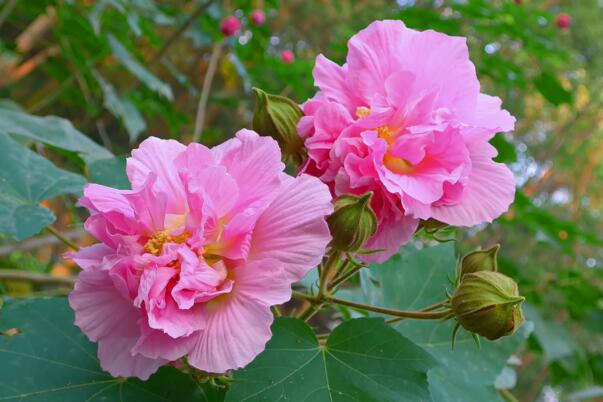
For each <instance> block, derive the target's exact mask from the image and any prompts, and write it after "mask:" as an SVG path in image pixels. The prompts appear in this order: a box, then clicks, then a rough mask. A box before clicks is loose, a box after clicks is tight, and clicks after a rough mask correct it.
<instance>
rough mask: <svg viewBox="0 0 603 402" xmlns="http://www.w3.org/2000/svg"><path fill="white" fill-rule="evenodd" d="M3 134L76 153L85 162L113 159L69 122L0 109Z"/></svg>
mask: <svg viewBox="0 0 603 402" xmlns="http://www.w3.org/2000/svg"><path fill="white" fill-rule="evenodd" d="M0 133H6V134H11V135H17V136H20V137H24V138H27V139H30V140H34V141H39V142H42V143H44V144H47V145H50V146H53V147H56V148H59V149H62V150H65V151H70V152H75V153H77V154H78V155H79V156H80V157H81V158H82V159H83V160H84V161H86V162H92V161H95V160H98V159H107V158H111V157H112V156H113V155H112V154H111V152H109V151H108V150H106V149H105V148H103V147H101V146H100V145H98V144H97V143H95V142H94V141H92V140H91V139H90V138H88V137H86V136H85V135H84V134H82V133H81V132H79V131H78V130H76V129H75V128H74V127H73V125H72V124H71V123H70V122H69V121H68V120H65V119H61V118H59V117H54V116H48V117H38V116H33V115H31V114H27V113H22V112H19V111H16V110H11V109H7V108H0Z"/></svg>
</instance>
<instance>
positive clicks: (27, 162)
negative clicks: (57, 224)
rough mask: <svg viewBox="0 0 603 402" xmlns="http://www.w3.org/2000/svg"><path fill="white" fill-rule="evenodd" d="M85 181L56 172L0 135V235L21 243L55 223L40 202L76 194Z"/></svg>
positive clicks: (6, 136)
mask: <svg viewBox="0 0 603 402" xmlns="http://www.w3.org/2000/svg"><path fill="white" fill-rule="evenodd" d="M85 183H86V180H85V179H84V178H83V177H82V176H80V175H77V174H74V173H70V172H66V171H64V170H61V169H58V168H57V167H55V166H54V165H53V164H52V163H50V162H49V161H48V160H46V159H45V158H43V157H41V156H40V155H38V154H36V153H35V152H32V151H30V150H29V149H27V148H25V147H24V146H23V145H21V144H19V143H18V142H16V141H14V140H12V139H11V138H10V137H9V136H8V135H6V134H2V133H0V232H6V233H8V234H10V235H11V236H12V237H13V238H15V239H16V240H23V239H25V238H27V237H30V236H33V235H35V234H36V233H38V232H40V230H42V229H43V228H45V227H46V226H48V225H50V224H51V223H52V222H54V220H55V216H54V215H53V214H52V212H50V211H49V210H48V209H46V208H44V207H41V206H39V205H38V204H39V203H40V202H41V201H44V200H48V199H51V198H54V197H56V196H58V195H61V194H67V193H72V194H78V193H80V192H81V190H82V187H83V186H84V184H85Z"/></svg>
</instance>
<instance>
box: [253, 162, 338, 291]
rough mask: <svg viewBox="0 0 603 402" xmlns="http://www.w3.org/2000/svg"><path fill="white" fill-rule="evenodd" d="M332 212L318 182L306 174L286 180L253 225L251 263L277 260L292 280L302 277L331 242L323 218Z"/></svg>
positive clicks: (323, 190) (325, 187)
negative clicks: (270, 259) (269, 259)
mask: <svg viewBox="0 0 603 402" xmlns="http://www.w3.org/2000/svg"><path fill="white" fill-rule="evenodd" d="M332 211H333V206H332V204H331V194H330V192H329V188H328V187H327V186H326V185H325V184H323V183H322V182H321V181H320V180H318V179H317V178H315V177H311V176H308V175H305V174H304V175H301V176H298V177H297V178H295V179H289V180H287V181H286V182H284V183H283V185H282V187H281V189H280V191H279V193H278V195H277V196H276V198H275V199H274V200H273V201H272V203H271V204H270V205H269V206H268V208H267V209H266V211H265V212H264V214H263V215H262V216H261V217H260V218H259V219H258V221H257V223H256V226H255V230H254V232H253V238H252V241H251V251H250V253H249V257H250V260H251V261H254V260H259V259H265V258H274V259H277V260H278V261H280V262H281V263H282V264H284V267H285V270H286V272H287V274H288V275H290V277H291V278H293V280H299V279H301V278H303V277H304V276H305V275H306V273H307V272H308V271H309V270H310V269H312V267H314V266H316V265H318V263H319V262H320V261H321V260H322V256H323V255H324V252H325V249H326V247H327V244H328V243H329V242H330V241H331V235H330V234H329V227H328V226H327V223H326V221H325V216H327V215H329V214H330V213H331V212H332Z"/></svg>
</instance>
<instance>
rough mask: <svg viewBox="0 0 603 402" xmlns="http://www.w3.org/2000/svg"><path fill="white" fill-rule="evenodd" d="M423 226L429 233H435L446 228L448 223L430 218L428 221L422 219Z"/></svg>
mask: <svg viewBox="0 0 603 402" xmlns="http://www.w3.org/2000/svg"><path fill="white" fill-rule="evenodd" d="M421 227H422V228H423V229H425V231H426V232H427V233H430V234H431V233H435V232H437V231H438V230H440V229H444V228H445V227H448V224H447V223H444V222H440V221H438V220H435V219H433V218H429V219H427V220H426V221H424V220H421Z"/></svg>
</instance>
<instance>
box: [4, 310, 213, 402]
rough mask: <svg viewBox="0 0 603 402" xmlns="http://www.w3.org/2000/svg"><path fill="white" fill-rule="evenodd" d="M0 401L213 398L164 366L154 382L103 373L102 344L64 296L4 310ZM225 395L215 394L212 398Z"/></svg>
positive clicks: (49, 401)
mask: <svg viewBox="0 0 603 402" xmlns="http://www.w3.org/2000/svg"><path fill="white" fill-rule="evenodd" d="M12 328H16V329H18V330H19V333H17V334H16V335H13V336H7V335H0V400H2V401H20V402H34V401H36V402H38V401H39V402H54V401H56V402H81V401H88V402H94V401H123V402H127V401H133V402H139V401H145V402H147V401H149V402H152V401H157V402H159V401H163V402H165V401H186V402H189V401H209V400H210V399H209V397H208V396H207V395H209V394H208V393H206V392H205V391H204V389H203V388H202V387H201V386H200V385H199V384H197V383H195V382H194V381H193V380H192V379H191V377H189V376H188V375H186V374H184V373H182V372H180V371H178V370H176V369H175V368H173V367H164V368H162V369H160V370H159V372H158V373H156V374H155V375H153V376H152V377H151V378H150V379H149V381H147V382H143V381H140V380H137V379H124V378H113V377H111V376H110V375H109V374H107V373H105V372H103V371H102V370H101V369H100V367H99V363H98V360H97V358H96V347H95V345H94V344H92V343H90V342H89V341H88V340H87V339H86V337H85V336H84V335H83V334H82V333H81V332H80V330H79V329H78V328H77V327H75V326H74V325H73V312H72V310H71V309H70V308H69V305H68V303H67V300H66V299H64V298H49V299H42V298H33V299H22V300H9V301H7V303H6V304H5V306H4V307H3V308H2V312H1V314H0V331H6V330H7V329H12ZM220 399H221V396H220V395H216V396H212V399H211V401H212V402H213V401H217V400H220Z"/></svg>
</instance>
